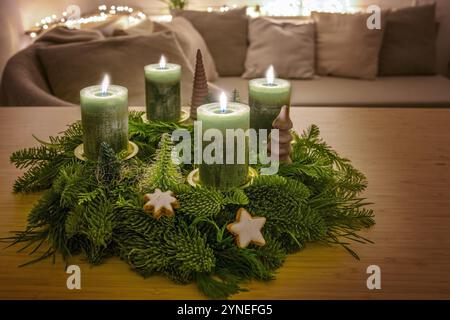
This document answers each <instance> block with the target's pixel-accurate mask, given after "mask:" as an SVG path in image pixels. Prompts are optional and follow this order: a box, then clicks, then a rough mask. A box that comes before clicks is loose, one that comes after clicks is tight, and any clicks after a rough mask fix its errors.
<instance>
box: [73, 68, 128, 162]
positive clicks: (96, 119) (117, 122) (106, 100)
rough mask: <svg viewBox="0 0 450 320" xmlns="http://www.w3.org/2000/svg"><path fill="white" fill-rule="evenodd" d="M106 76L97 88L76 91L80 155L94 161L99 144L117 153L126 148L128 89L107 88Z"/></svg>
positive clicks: (107, 77) (108, 81) (112, 86)
mask: <svg viewBox="0 0 450 320" xmlns="http://www.w3.org/2000/svg"><path fill="white" fill-rule="evenodd" d="M109 83H110V80H109V76H107V75H106V76H105V77H104V78H103V82H102V84H101V85H96V86H91V87H87V88H84V89H83V90H81V91H80V106H81V123H82V126H83V150H84V155H85V156H86V157H87V158H88V159H90V160H97V159H98V153H99V148H100V143H102V142H106V143H108V144H109V146H110V147H111V148H112V149H113V150H114V151H115V152H117V153H119V152H121V151H123V150H127V148H128V90H127V88H124V87H121V86H115V85H110V84H109Z"/></svg>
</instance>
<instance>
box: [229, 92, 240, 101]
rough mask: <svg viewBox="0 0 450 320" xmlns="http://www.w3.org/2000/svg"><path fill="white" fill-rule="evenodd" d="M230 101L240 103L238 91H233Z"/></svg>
mask: <svg viewBox="0 0 450 320" xmlns="http://www.w3.org/2000/svg"><path fill="white" fill-rule="evenodd" d="M231 101H233V102H241V95H240V94H239V91H238V89H234V90H233V92H232V94H231Z"/></svg>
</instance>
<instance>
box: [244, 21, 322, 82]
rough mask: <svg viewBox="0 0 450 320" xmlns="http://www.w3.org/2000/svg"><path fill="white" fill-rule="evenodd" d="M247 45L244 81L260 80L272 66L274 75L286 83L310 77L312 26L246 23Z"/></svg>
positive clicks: (261, 22)
mask: <svg viewBox="0 0 450 320" xmlns="http://www.w3.org/2000/svg"><path fill="white" fill-rule="evenodd" d="M248 38H249V41H250V45H249V47H248V50H247V58H246V60H245V72H244V74H243V75H242V76H243V77H244V78H259V77H264V75H265V73H266V70H267V67H268V66H269V65H273V66H274V68H275V70H276V74H277V76H278V77H280V78H286V79H302V78H303V79H306V78H312V77H313V76H314V68H315V66H314V24H313V23H301V24H299V23H289V22H276V21H273V20H270V19H267V18H256V19H253V20H251V21H250V23H249V31H248Z"/></svg>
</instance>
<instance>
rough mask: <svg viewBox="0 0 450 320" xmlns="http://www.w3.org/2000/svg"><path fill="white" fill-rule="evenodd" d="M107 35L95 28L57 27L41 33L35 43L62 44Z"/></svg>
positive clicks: (97, 38)
mask: <svg viewBox="0 0 450 320" xmlns="http://www.w3.org/2000/svg"><path fill="white" fill-rule="evenodd" d="M104 38H105V36H104V35H103V34H102V33H101V32H100V31H99V30H94V29H84V30H79V29H69V28H66V27H56V28H53V29H51V30H49V31H47V32H45V33H44V34H43V35H41V36H40V37H39V38H37V39H36V41H35V43H41V42H44V43H48V44H50V43H51V44H62V43H73V42H86V41H93V40H102V39H104Z"/></svg>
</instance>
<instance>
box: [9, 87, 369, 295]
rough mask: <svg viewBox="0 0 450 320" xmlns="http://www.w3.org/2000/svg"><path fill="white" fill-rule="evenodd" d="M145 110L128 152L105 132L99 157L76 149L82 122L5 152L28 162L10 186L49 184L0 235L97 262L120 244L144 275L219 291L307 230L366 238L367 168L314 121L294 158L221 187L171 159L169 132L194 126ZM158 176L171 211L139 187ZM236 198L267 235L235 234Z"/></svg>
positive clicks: (134, 122)
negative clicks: (242, 184) (162, 213)
mask: <svg viewBox="0 0 450 320" xmlns="http://www.w3.org/2000/svg"><path fill="white" fill-rule="evenodd" d="M236 93H237V92H236ZM236 96H237V94H235V95H234V97H235V98H236ZM142 115H143V113H141V112H131V113H130V115H129V130H130V139H131V140H132V141H134V142H135V143H136V144H137V145H138V146H139V148H140V151H139V153H138V155H137V157H135V158H133V159H131V160H127V161H123V160H121V159H120V157H118V156H117V155H116V154H115V153H114V152H113V151H112V149H111V148H110V147H109V146H108V145H107V144H102V145H101V151H100V156H99V159H98V161H95V162H92V161H87V162H82V161H79V160H77V159H76V158H75V157H74V155H73V150H74V148H75V147H76V146H77V145H78V144H80V143H81V142H82V130H81V125H80V123H79V122H77V123H74V124H73V125H71V126H69V128H68V129H67V130H66V131H65V132H63V133H62V135H61V136H58V137H50V138H49V139H50V142H44V141H41V140H38V141H39V143H40V144H41V145H40V146H39V147H34V148H29V149H25V150H19V151H17V152H15V153H13V154H12V156H11V162H12V163H14V164H15V165H16V166H17V167H18V168H20V169H25V170H27V171H26V172H25V173H24V175H23V176H22V177H20V178H18V179H17V181H16V182H15V184H14V191H15V192H32V191H41V190H46V191H45V192H44V193H43V195H42V197H41V199H40V200H39V201H38V202H37V204H36V205H35V206H34V207H33V209H32V210H31V212H30V214H29V217H28V226H27V229H26V230H25V231H23V232H18V233H17V234H16V235H15V236H13V237H11V238H8V239H4V240H6V241H9V242H11V244H12V245H14V244H23V246H24V247H23V248H22V249H21V250H25V249H29V250H30V251H31V253H33V252H36V251H37V250H38V249H39V248H40V247H42V246H43V245H46V246H47V247H48V250H47V251H44V253H43V254H42V255H41V256H39V257H38V258H37V259H35V260H33V261H31V262H36V261H39V260H41V259H44V258H47V257H50V256H54V255H55V254H56V253H61V254H62V256H63V257H64V259H66V260H68V259H70V257H71V256H72V255H75V254H79V253H83V254H84V255H85V257H86V258H87V259H88V261H89V262H90V263H92V264H99V263H101V262H103V261H104V259H105V258H106V257H108V256H111V255H116V256H119V257H120V258H121V259H123V260H124V261H126V262H127V263H128V264H129V265H130V266H131V267H132V268H133V269H134V270H135V271H136V272H138V273H139V274H141V275H143V276H150V275H153V274H163V275H165V276H167V277H168V278H170V279H172V280H173V281H176V282H177V283H190V282H195V283H196V284H197V286H198V288H199V290H200V291H201V292H203V293H204V294H205V295H207V296H208V297H211V298H214V299H222V298H227V297H229V296H230V295H232V294H235V293H238V292H240V291H243V290H245V289H243V288H241V287H240V285H239V284H240V283H242V282H243V281H246V280H250V279H257V280H262V281H267V280H270V279H272V278H273V277H274V272H275V270H276V269H277V268H279V267H280V266H281V265H282V264H283V262H284V260H285V258H286V256H287V254H289V253H292V252H295V251H298V250H300V249H302V248H304V247H305V246H307V244H308V243H310V242H320V243H325V244H337V245H341V246H342V247H344V248H345V249H346V250H347V251H348V252H349V253H351V254H352V255H353V256H354V257H356V258H357V257H358V256H357V255H356V253H355V252H354V251H353V250H352V249H351V247H350V243H352V242H355V241H356V242H362V243H367V242H370V240H368V239H365V238H363V237H362V236H360V235H358V234H357V232H358V231H359V230H361V229H363V228H368V227H370V226H372V225H373V224H374V223H375V222H374V216H373V212H372V210H370V209H367V208H366V207H367V205H369V203H367V202H366V201H365V200H364V199H362V198H360V197H359V194H360V192H361V191H363V190H364V189H365V188H366V185H367V182H366V178H365V176H364V175H363V174H362V173H360V172H359V171H358V170H356V169H355V168H354V167H353V166H352V165H351V164H350V162H349V160H348V159H345V158H342V157H341V156H339V155H338V154H337V153H336V152H335V151H334V150H333V149H332V148H331V147H330V146H328V145H327V144H326V143H325V142H324V141H323V140H322V139H321V138H320V137H319V129H318V128H317V127H316V126H311V127H310V128H309V129H308V130H306V131H305V132H303V133H302V134H301V135H297V134H294V141H295V144H294V145H293V151H292V160H293V163H292V164H281V165H280V170H279V172H278V174H277V175H273V176H259V177H256V178H255V179H254V180H253V182H252V183H251V184H250V185H249V186H248V187H246V188H243V189H232V190H228V191H219V190H215V189H210V188H206V187H196V188H194V187H191V186H189V185H187V184H185V183H184V180H183V174H185V173H186V172H187V171H189V170H190V169H191V168H192V167H191V166H188V165H184V164H175V163H173V162H172V158H171V154H172V150H173V145H172V142H171V139H170V135H169V133H170V132H171V131H173V130H175V129H180V128H183V129H186V130H188V131H190V132H192V126H183V125H179V124H176V123H164V122H156V121H151V122H149V123H144V121H143V120H142V118H141V117H142ZM182 173H183V174H182ZM155 188H160V189H162V190H171V191H173V192H174V193H175V195H176V198H177V200H178V201H179V203H180V208H179V209H177V210H176V214H175V216H174V217H171V218H168V217H162V218H160V219H159V220H156V219H154V218H153V217H152V216H151V215H149V214H148V213H146V212H144V211H143V209H142V207H143V200H142V195H143V193H148V192H151V191H153V190H154V189H155ZM240 207H244V208H246V209H247V210H248V211H249V212H251V214H252V215H255V216H263V217H266V219H267V221H266V224H265V226H264V228H263V230H262V232H263V235H264V238H265V239H266V242H267V244H266V245H265V246H263V247H257V246H255V245H250V246H249V247H247V248H245V249H242V248H238V247H237V246H236V244H235V239H234V237H233V235H231V234H230V233H229V232H228V231H227V229H226V226H227V225H228V224H229V223H230V222H232V221H234V219H235V215H236V212H237V210H238V209H239V208H240ZM31 262H30V263H31Z"/></svg>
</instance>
